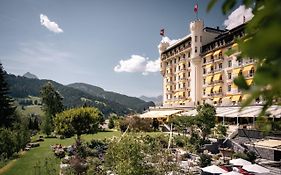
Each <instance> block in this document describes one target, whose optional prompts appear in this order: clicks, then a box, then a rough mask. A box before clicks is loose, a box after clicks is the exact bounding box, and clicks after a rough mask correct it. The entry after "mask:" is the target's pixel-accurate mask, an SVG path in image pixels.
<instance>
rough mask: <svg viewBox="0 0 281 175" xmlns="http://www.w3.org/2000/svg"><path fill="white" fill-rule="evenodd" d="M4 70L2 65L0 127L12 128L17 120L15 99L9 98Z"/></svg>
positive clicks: (0, 72) (0, 78)
mask: <svg viewBox="0 0 281 175" xmlns="http://www.w3.org/2000/svg"><path fill="white" fill-rule="evenodd" d="M5 74H6V72H5V71H4V68H3V66H2V64H1V63H0V127H11V126H12V124H13V122H14V121H15V120H16V115H15V107H14V106H13V99H12V98H11V97H10V96H9V88H8V83H7V82H6V80H5Z"/></svg>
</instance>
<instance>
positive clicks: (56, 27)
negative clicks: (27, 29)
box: [40, 14, 63, 33]
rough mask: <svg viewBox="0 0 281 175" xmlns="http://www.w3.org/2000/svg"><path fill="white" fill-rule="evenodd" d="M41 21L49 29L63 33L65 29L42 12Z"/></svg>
mask: <svg viewBox="0 0 281 175" xmlns="http://www.w3.org/2000/svg"><path fill="white" fill-rule="evenodd" d="M40 23H41V25H42V26H45V27H46V28H47V29H49V30H50V31H52V32H55V33H62V32H63V30H62V29H61V28H59V25H58V24H57V23H55V22H53V21H50V20H49V18H48V16H46V15H43V14H40Z"/></svg>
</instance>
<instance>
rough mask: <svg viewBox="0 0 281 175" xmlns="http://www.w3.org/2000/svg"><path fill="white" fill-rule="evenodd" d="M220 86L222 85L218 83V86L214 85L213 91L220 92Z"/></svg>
mask: <svg viewBox="0 0 281 175" xmlns="http://www.w3.org/2000/svg"><path fill="white" fill-rule="evenodd" d="M220 88H221V86H220V85H216V86H214V89H213V91H214V92H218V91H219V90H220Z"/></svg>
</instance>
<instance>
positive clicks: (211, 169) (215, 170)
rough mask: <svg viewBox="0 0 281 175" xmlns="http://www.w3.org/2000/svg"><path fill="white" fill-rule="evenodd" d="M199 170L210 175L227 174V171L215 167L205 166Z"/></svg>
mask: <svg viewBox="0 0 281 175" xmlns="http://www.w3.org/2000/svg"><path fill="white" fill-rule="evenodd" d="M201 170H202V171H204V172H207V173H211V174H221V173H227V171H225V170H224V169H222V168H220V167H218V166H216V165H211V166H207V167H205V168H201Z"/></svg>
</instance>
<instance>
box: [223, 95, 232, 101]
mask: <svg viewBox="0 0 281 175" xmlns="http://www.w3.org/2000/svg"><path fill="white" fill-rule="evenodd" d="M223 100H231V96H228V97H223Z"/></svg>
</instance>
